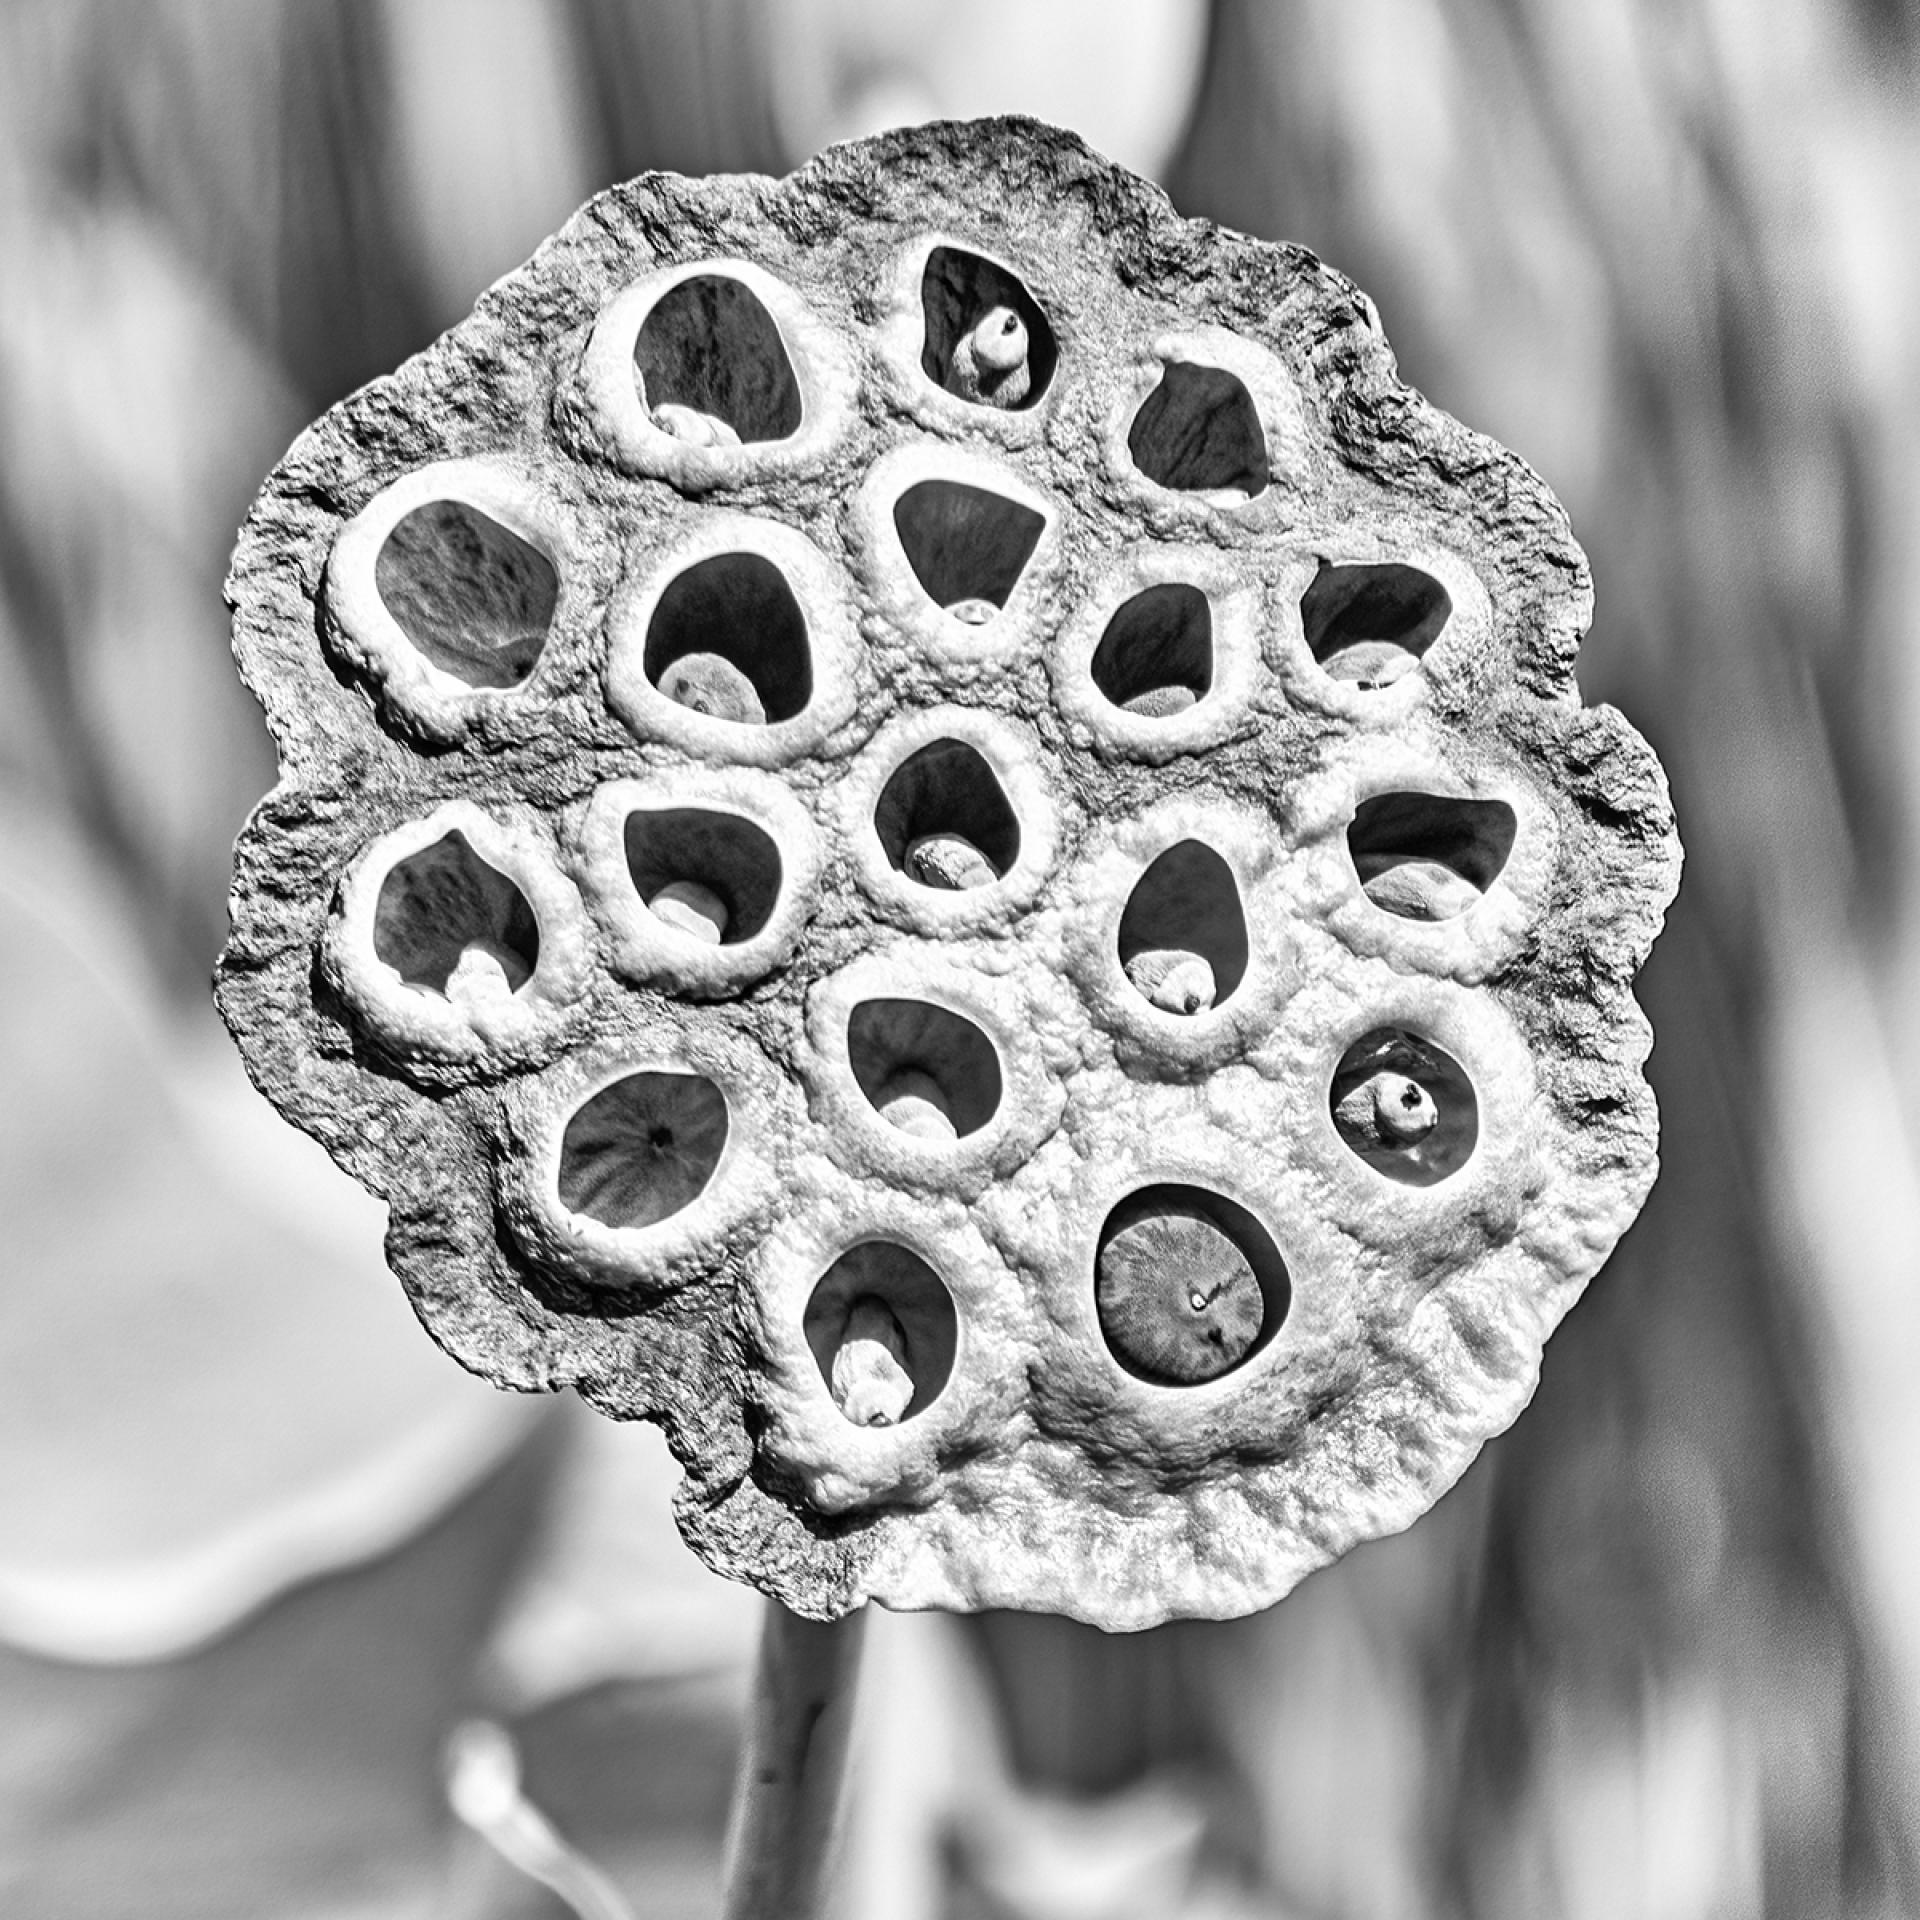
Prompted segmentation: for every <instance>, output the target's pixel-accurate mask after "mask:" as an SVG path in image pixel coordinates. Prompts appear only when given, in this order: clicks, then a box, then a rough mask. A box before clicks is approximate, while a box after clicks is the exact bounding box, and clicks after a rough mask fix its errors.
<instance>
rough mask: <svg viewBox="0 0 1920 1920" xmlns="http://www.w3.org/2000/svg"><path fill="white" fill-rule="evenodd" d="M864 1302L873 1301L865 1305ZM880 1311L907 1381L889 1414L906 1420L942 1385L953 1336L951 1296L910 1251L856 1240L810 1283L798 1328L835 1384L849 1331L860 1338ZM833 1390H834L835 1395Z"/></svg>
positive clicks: (955, 1342)
mask: <svg viewBox="0 0 1920 1920" xmlns="http://www.w3.org/2000/svg"><path fill="white" fill-rule="evenodd" d="M869 1302H871V1303H873V1305H871V1306H868V1305H866V1303H869ZM876 1308H878V1309H881V1310H884V1314H881V1313H876V1311H875V1309H876ZM863 1309H864V1310H863ZM886 1317H890V1318H891V1321H892V1325H893V1328H894V1329H895V1330H896V1331H897V1340H896V1341H895V1344H896V1345H897V1347H898V1348H899V1351H898V1353H897V1354H896V1355H895V1356H894V1357H895V1359H896V1360H897V1361H898V1364H899V1365H900V1367H901V1369H902V1371H903V1372H904V1374H905V1376H906V1383H907V1384H910V1387H911V1394H910V1397H908V1398H906V1400H905V1405H904V1409H903V1411H902V1412H901V1413H900V1414H899V1415H898V1416H897V1417H898V1418H901V1419H911V1418H912V1417H913V1416H914V1415H915V1414H917V1413H921V1412H924V1411H925V1409H926V1408H927V1407H928V1406H930V1405H931V1404H932V1403H933V1401H934V1400H935V1399H936V1398H937V1397H938V1396H939V1393H940V1390H941V1389H942V1388H943V1387H944V1386H945V1385H946V1384H947V1380H948V1377H949V1376H950V1375H951V1374H952V1372H953V1360H954V1354H955V1352H956V1350H957V1349H958V1346H959V1342H960V1322H959V1316H958V1315H957V1314H956V1313H955V1311H954V1305H953V1295H952V1294H951V1293H949V1292H948V1291H947V1286H946V1282H945V1281H943V1280H942V1279H941V1278H940V1276H939V1275H938V1274H937V1273H935V1272H934V1270H933V1269H932V1268H931V1267H930V1266H928V1264H927V1263H926V1261H924V1260H923V1259H921V1257H920V1256H919V1255H918V1254H917V1253H912V1252H909V1251H908V1250H907V1248H905V1247H903V1246H899V1245H897V1244H895V1243H894V1242H893V1241H890V1240H864V1241H862V1242H861V1243H860V1245H858V1246H856V1247H849V1248H848V1249H847V1251H846V1252H845V1253H843V1254H841V1256H840V1257H839V1258H838V1259H837V1260H836V1261H834V1263H833V1264H832V1266H830V1267H829V1268H828V1269H827V1270H826V1272H825V1273H823V1274H822V1275H821V1276H820V1278H819V1280H818V1281H816V1282H815V1284H814V1288H813V1292H812V1294H811V1296H810V1297H809V1298H808V1301H807V1307H806V1313H805V1315H804V1316H803V1318H802V1321H801V1330H802V1332H803V1333H804V1334H805V1336H806V1341H807V1345H808V1346H809V1347H810V1348H811V1349H812V1351H813V1357H814V1360H815V1362H816V1364H817V1365H818V1366H819V1368H820V1377H821V1379H823V1380H824V1381H825V1382H826V1383H827V1386H828V1389H829V1391H835V1380H834V1373H835V1363H836V1362H837V1361H840V1360H841V1355H842V1352H843V1350H844V1348H845V1347H846V1345H847V1342H848V1339H849V1337H850V1336H851V1337H853V1338H859V1337H861V1336H862V1334H863V1333H864V1332H865V1331H866V1330H867V1326H869V1325H871V1322H872V1321H873V1320H875V1319H879V1320H881V1323H882V1324H883V1325H884V1323H885V1318H886ZM863 1323H864V1324H863ZM842 1364H843V1365H844V1362H843V1363H842ZM843 1378H844V1375H843ZM839 1397H840V1396H839V1394H838V1392H837V1391H836V1392H835V1398H836V1400H838V1399H839Z"/></svg>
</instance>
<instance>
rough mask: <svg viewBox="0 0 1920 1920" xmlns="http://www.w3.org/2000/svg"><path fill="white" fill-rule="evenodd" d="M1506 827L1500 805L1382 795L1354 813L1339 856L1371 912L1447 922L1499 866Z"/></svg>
mask: <svg viewBox="0 0 1920 1920" xmlns="http://www.w3.org/2000/svg"><path fill="white" fill-rule="evenodd" d="M1514 827H1515V822H1514V815H1513V809H1512V808H1511V807H1510V806H1508V805H1507V803H1506V802H1505V801H1504V800H1457V799H1453V798H1450V797H1449V796H1447V795H1445V794H1438V793H1382V794H1376V795H1375V796H1374V798H1373V799H1371V800H1363V801H1362V802H1361V803H1360V805H1359V806H1358V807H1356V808H1355V809H1354V815H1353V823H1352V824H1351V825H1350V826H1349V827H1348V828H1347V850H1348V851H1349V852H1350V853H1351V854H1352V856H1353V865H1354V871H1355V872H1356V873H1358V874H1359V876H1360V885H1361V887H1362V888H1363V889H1364V891H1365V892H1366V895H1367V897H1368V898H1369V899H1370V900H1371V901H1373V903H1374V905H1375V906H1377V907H1381V908H1383V909H1384V910H1385V911H1386V912H1388V913H1396V914H1399V915H1400V916H1401V917H1402V918H1403V919H1408V920H1451V919H1452V918H1453V917H1454V916H1455V915H1456V914H1459V913H1464V912H1465V911H1466V910H1467V908H1468V907H1470V906H1472V905H1473V903H1474V900H1475V899H1476V898H1477V897H1478V896H1479V895H1480V894H1483V893H1485V892H1486V890H1487V889H1488V888H1489V887H1490V886H1492V884H1493V882H1494V880H1495V879H1496V878H1497V876H1498V875H1499V873H1500V870H1501V868H1502V867H1504V866H1505V865H1506V864H1507V856H1508V855H1509V854H1510V853H1511V852H1512V851H1513V836H1514Z"/></svg>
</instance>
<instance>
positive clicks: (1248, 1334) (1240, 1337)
mask: <svg viewBox="0 0 1920 1920" xmlns="http://www.w3.org/2000/svg"><path fill="white" fill-rule="evenodd" d="M1098 1273H1099V1280H1098V1286H1097V1290H1096V1298H1097V1301H1098V1304H1099V1310H1100V1325H1101V1327H1102V1329H1103V1330H1104V1332H1105V1334H1106V1336H1107V1344H1108V1345H1109V1346H1110V1347H1111V1348H1112V1349H1113V1351H1114V1354H1115V1355H1116V1357H1117V1358H1118V1359H1119V1360H1120V1362H1121V1364H1122V1365H1123V1366H1124V1367H1126V1369H1127V1370H1128V1371H1129V1372H1130V1373H1137V1374H1139V1375H1140V1376H1141V1378H1143V1379H1147V1380H1160V1381H1171V1382H1175V1383H1177V1384H1179V1385H1182V1386H1192V1385H1195V1384H1197V1383H1198V1382H1200V1381H1203V1380H1217V1379H1218V1378H1219V1377H1220V1376H1221V1375H1222V1374H1224V1373H1230V1372H1231V1371H1232V1370H1233V1369H1234V1368H1235V1367H1237V1366H1238V1365H1239V1364H1240V1362H1241V1361H1242V1360H1244V1359H1245V1358H1246V1356H1247V1354H1248V1353H1249V1352H1250V1351H1251V1349H1252V1347H1253V1343H1254V1342H1255V1341H1256V1340H1257V1339H1258V1338H1259V1337H1260V1328H1261V1325H1262V1322H1263V1321H1264V1319H1265V1316H1266V1301H1265V1298H1264V1296H1263V1295H1262V1293H1261V1291H1260V1283H1259V1282H1258V1281H1257V1280H1256V1279H1255V1278H1254V1272H1253V1267H1252V1265H1251V1263H1250V1262H1249V1261H1248V1259H1247V1256H1246V1255H1245V1254H1244V1253H1242V1252H1241V1250H1240V1249H1239V1247H1237V1246H1236V1245H1235V1244H1234V1242H1233V1241H1232V1239H1230V1238H1229V1237H1228V1235H1227V1234H1226V1233H1224V1232H1223V1231H1222V1230H1221V1229H1220V1228H1219V1227H1218V1226H1217V1225H1215V1224H1214V1222H1213V1221H1212V1220H1210V1219H1208V1218H1207V1217H1206V1216H1205V1215H1203V1214H1200V1213H1192V1212H1182V1211H1176V1210H1171V1209H1169V1210H1166V1211H1161V1210H1158V1209H1155V1210H1144V1209H1143V1210H1141V1211H1138V1212H1135V1213H1133V1214H1132V1215H1130V1216H1126V1217H1123V1218H1122V1220H1121V1223H1120V1224H1119V1225H1117V1226H1115V1227H1112V1228H1110V1229H1109V1231H1108V1233H1107V1236H1106V1238H1105V1239H1104V1240H1103V1241H1102V1243H1101V1247H1100V1257H1099V1261H1098Z"/></svg>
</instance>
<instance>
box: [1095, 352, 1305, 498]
mask: <svg viewBox="0 0 1920 1920" xmlns="http://www.w3.org/2000/svg"><path fill="white" fill-rule="evenodd" d="M1127 452H1128V455H1129V456H1130V457H1131V459H1132V461H1133V464H1134V465H1135V467H1137V468H1138V469H1139V470H1140V472H1141V473H1143V474H1144V475H1145V476H1146V477H1147V478H1148V479H1149V480H1151V481H1153V482H1154V483H1155V485H1157V486H1162V487H1170V488H1172V489H1174V490H1176V491H1177V492H1181V493H1198V494H1205V495H1208V496H1211V497H1214V498H1217V499H1218V500H1219V502H1220V503H1221V504H1222V505H1237V504H1239V503H1240V502H1243V501H1246V500H1251V499H1253V498H1255V497H1256V496H1257V495H1259V494H1262V493H1264V492H1266V490H1267V483H1268V479H1269V477H1270V476H1269V472H1268V463H1267V436H1266V431H1265V429H1264V428H1263V427H1262V426H1261V424H1260V414H1259V410H1258V409H1257V408H1256V407H1255V406H1254V404H1253V396H1252V394H1250V393H1249V392H1248V391H1247V388H1246V383H1245V382H1244V381H1242V380H1241V379H1240V378H1239V377H1238V376H1237V375H1234V374H1231V373H1228V372H1227V371H1226V369H1225V368H1223V367H1209V366H1202V365H1199V364H1197V363H1195V362H1193V361H1188V360H1174V361H1170V362H1168V364H1167V366H1166V370H1165V371H1164V372H1163V373H1162V375H1161V377H1160V384H1159V385H1158V386H1157V387H1155V388H1154V390H1153V391H1152V392H1151V393H1150V394H1148V395H1147V397H1146V399H1145V400H1144V401H1143V402H1142V403H1141V406H1140V411H1139V412H1138V413H1137V414H1135V415H1134V418H1133V425H1132V427H1131V428H1130V429H1129V430H1128V433H1127Z"/></svg>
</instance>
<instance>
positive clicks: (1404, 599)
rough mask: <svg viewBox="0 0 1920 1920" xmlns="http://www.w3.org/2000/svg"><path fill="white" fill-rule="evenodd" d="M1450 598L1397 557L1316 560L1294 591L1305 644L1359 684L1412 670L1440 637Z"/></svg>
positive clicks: (1328, 667)
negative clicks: (1304, 584)
mask: <svg viewBox="0 0 1920 1920" xmlns="http://www.w3.org/2000/svg"><path fill="white" fill-rule="evenodd" d="M1452 611H1453V600H1452V598H1451V596H1450V595H1449V594H1448V592H1447V590H1446V588H1445V587H1443V586H1442V585H1441V584H1440V582H1439V581H1438V580H1436V579H1435V578H1434V577H1433V575H1432V574H1430V573H1424V572H1422V571H1421V569H1420V568H1418V567H1409V566H1403V565H1401V564H1400V563H1399V562H1398V561H1383V562H1379V563H1375V564H1368V565H1365V566H1343V565H1336V564H1335V563H1334V562H1332V561H1329V560H1323V561H1321V563H1320V570H1319V571H1318V572H1317V573H1316V574H1315V575H1314V577H1313V581H1312V584H1311V585H1309V586H1308V588H1307V590H1306V592H1305V593H1304V594H1303V595H1301V598H1300V620H1301V624H1302V626H1303V627H1304V628H1305V629H1306V636H1307V646H1308V648H1309V650H1310V651H1311V652H1312V654H1313V657H1314V659H1315V660H1316V661H1317V662H1318V663H1319V665H1320V666H1321V668H1322V669H1323V670H1324V671H1325V672H1327V673H1329V674H1331V675H1332V676H1333V678H1334V679H1336V680H1349V681H1352V682H1353V683H1354V685H1356V686H1357V687H1360V688H1361V689H1363V690H1370V689H1372V688H1375V687H1385V686H1390V685H1391V684H1392V683H1393V682H1394V681H1395V680H1398V679H1399V678H1401V676H1402V675H1404V674H1407V673H1410V672H1412V670H1413V669H1414V667H1416V666H1417V665H1418V664H1419V662H1420V657H1421V656H1422V655H1423V654H1424V653H1425V652H1426V651H1427V649H1428V648H1429V647H1430V646H1432V645H1433V643H1434V641H1435V640H1437V639H1438V638H1439V636H1440V630H1441V629H1442V628H1443V627H1444V626H1445V625H1446V623H1447V616H1448V615H1449V614H1450V613H1451V612H1452Z"/></svg>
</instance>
